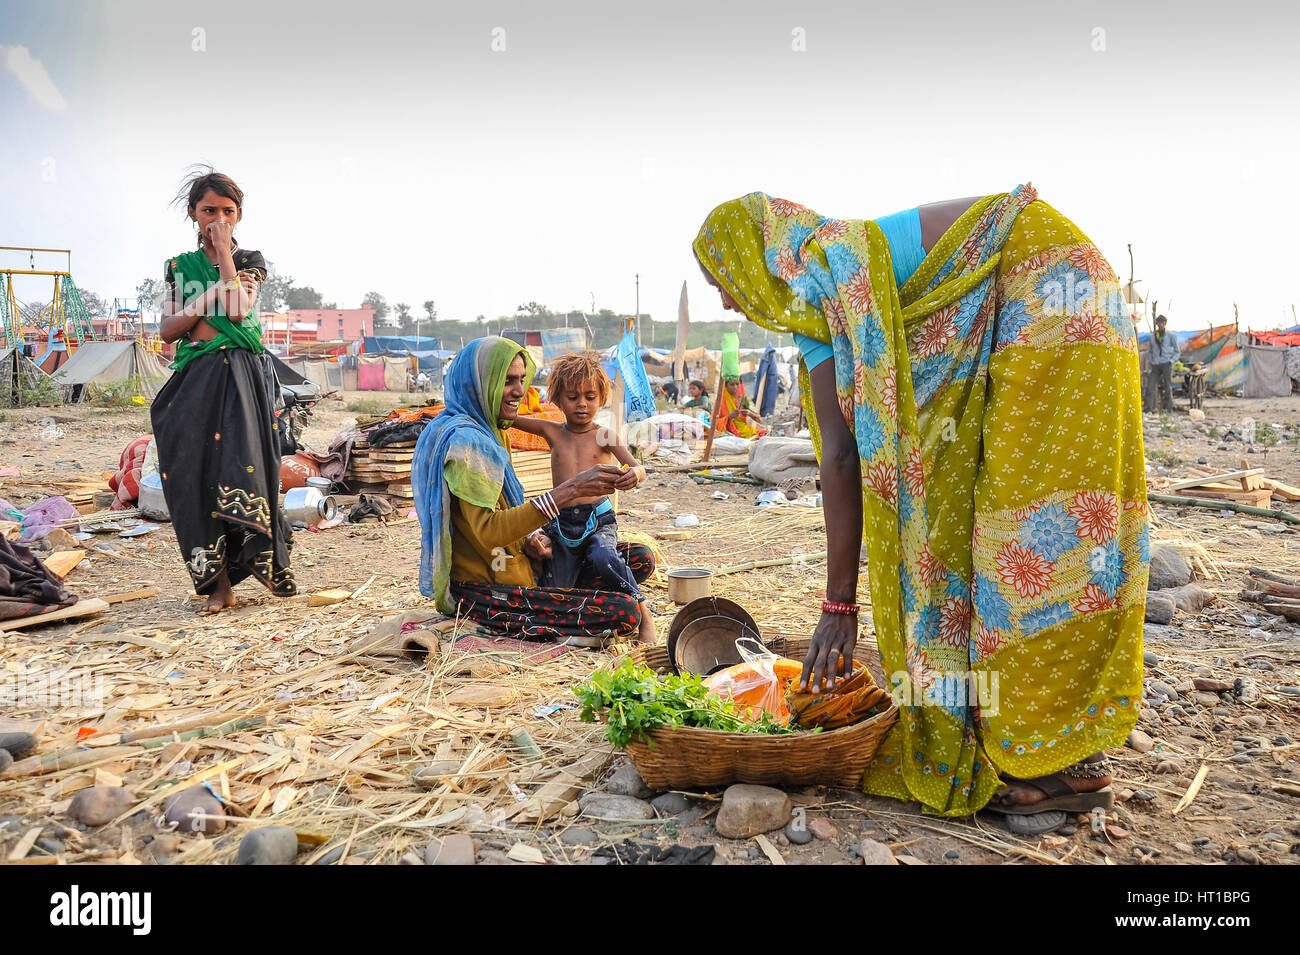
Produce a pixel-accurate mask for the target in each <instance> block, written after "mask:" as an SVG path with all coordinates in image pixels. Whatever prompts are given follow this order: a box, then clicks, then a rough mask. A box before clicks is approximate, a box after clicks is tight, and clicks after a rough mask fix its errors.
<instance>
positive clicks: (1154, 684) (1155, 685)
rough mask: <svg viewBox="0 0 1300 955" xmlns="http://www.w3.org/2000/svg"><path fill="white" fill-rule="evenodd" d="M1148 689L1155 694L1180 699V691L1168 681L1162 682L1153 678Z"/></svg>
mask: <svg viewBox="0 0 1300 955" xmlns="http://www.w3.org/2000/svg"><path fill="white" fill-rule="evenodd" d="M1147 689H1148V690H1149V691H1150V692H1151V693H1152V694H1154V695H1155V696H1163V697H1165V698H1166V699H1170V700H1176V699H1178V691H1177V690H1175V689H1174V688H1173V687H1172V686H1170V685H1169V684H1168V683H1161V682H1160V681H1159V680H1152V681H1151V685H1150V686H1149V687H1147Z"/></svg>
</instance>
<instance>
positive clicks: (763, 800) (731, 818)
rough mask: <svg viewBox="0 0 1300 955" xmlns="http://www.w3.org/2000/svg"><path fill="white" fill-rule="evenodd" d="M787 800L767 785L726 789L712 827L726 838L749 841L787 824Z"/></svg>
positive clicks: (787, 797) (788, 801)
mask: <svg viewBox="0 0 1300 955" xmlns="http://www.w3.org/2000/svg"><path fill="white" fill-rule="evenodd" d="M790 810H791V803H790V797H789V796H787V795H786V794H785V793H783V792H782V791H781V790H779V789H773V788H771V787H770V786H751V785H748V784H745V783H740V784H737V785H734V786H728V787H727V789H726V792H724V793H723V794H722V806H721V808H720V809H719V810H718V817H717V820H716V822H715V823H714V826H715V827H716V828H717V830H718V833H719V835H723V836H726V837H727V838H728V839H750V838H753V837H754V836H757V835H759V834H760V833H764V832H771V831H772V830H773V829H780V828H781V827H783V826H784V825H785V824H786V823H788V822H789V821H790Z"/></svg>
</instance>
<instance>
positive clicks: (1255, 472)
mask: <svg viewBox="0 0 1300 955" xmlns="http://www.w3.org/2000/svg"><path fill="white" fill-rule="evenodd" d="M1263 473H1264V469H1263V468H1244V469H1242V470H1240V471H1224V472H1223V473H1222V474H1215V475H1213V476H1211V477H1208V478H1202V477H1197V478H1187V479H1185V480H1182V481H1175V482H1174V483H1173V484H1170V485H1169V487H1168V488H1166V490H1169V491H1181V490H1182V489H1183V488H1185V487H1200V486H1201V485H1203V484H1204V483H1205V482H1206V481H1207V480H1210V481H1228V480H1232V479H1234V478H1243V477H1255V476H1260V475H1263ZM1251 490H1254V489H1253V488H1252V489H1251Z"/></svg>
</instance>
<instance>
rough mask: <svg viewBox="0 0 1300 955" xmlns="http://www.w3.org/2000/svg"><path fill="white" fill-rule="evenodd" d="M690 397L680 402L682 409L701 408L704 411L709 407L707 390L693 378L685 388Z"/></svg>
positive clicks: (702, 383) (700, 382)
mask: <svg viewBox="0 0 1300 955" xmlns="http://www.w3.org/2000/svg"><path fill="white" fill-rule="evenodd" d="M686 390H687V392H688V393H689V394H690V397H689V398H687V399H686V400H685V401H683V402H682V407H683V408H703V409H705V410H706V411H707V410H708V409H709V407H710V403H709V389H708V388H706V387H705V386H704V382H702V381H700V379H698V378H695V379H693V380H692V381H691V383H690V384H689V385H687V386H686Z"/></svg>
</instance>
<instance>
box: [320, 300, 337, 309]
mask: <svg viewBox="0 0 1300 955" xmlns="http://www.w3.org/2000/svg"><path fill="white" fill-rule="evenodd" d="M338 307H339V303H338V302H326V303H325V304H324V305H322V306H321V308H326V309H328V308H338Z"/></svg>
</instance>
